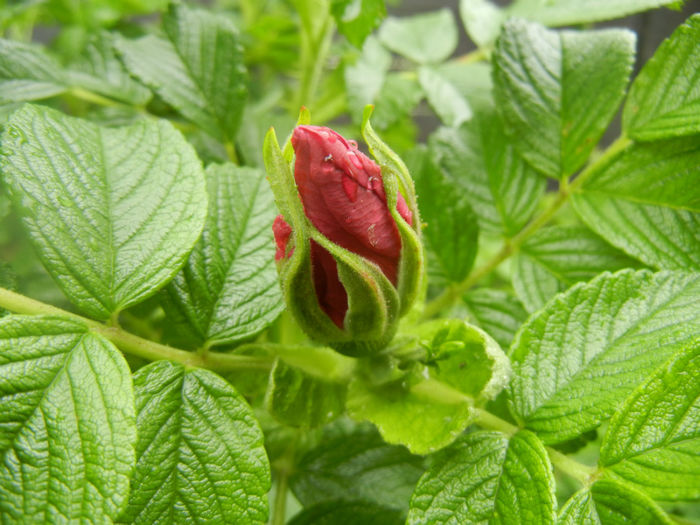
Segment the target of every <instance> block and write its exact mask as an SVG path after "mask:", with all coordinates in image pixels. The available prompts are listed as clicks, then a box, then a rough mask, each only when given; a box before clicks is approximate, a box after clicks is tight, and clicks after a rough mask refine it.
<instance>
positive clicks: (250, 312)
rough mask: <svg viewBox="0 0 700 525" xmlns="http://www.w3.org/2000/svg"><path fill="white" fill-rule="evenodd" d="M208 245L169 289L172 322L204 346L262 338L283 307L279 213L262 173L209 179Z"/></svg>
mask: <svg viewBox="0 0 700 525" xmlns="http://www.w3.org/2000/svg"><path fill="white" fill-rule="evenodd" d="M205 177H206V180H207V192H208V194H209V211H208V216H207V220H206V222H205V225H204V231H203V233H202V237H201V238H200V239H199V241H198V242H197V244H196V245H195V247H194V249H193V250H192V253H191V254H190V257H189V259H188V261H187V263H186V264H185V267H184V268H183V269H182V271H180V273H178V274H177V275H176V276H175V278H174V279H173V280H172V281H171V283H170V285H169V286H168V287H167V288H166V292H167V299H166V301H165V302H164V307H165V310H166V314H168V316H169V317H170V318H171V319H173V320H175V321H176V322H177V323H178V324H180V325H181V326H183V325H184V327H185V329H187V330H188V331H190V332H192V333H194V334H195V337H196V339H198V341H199V342H200V344H207V345H208V346H214V345H222V344H231V343H234V342H236V341H240V340H242V339H246V338H249V337H250V336H252V335H254V334H256V333H258V332H260V331H261V330H263V329H264V328H266V327H267V326H268V325H269V324H270V323H272V321H274V320H275V318H276V317H277V316H278V315H279V313H280V311H281V310H282V308H283V307H284V304H283V302H282V294H281V292H280V289H279V285H278V283H277V270H276V268H275V257H274V256H275V248H274V246H275V243H274V240H273V238H272V221H273V220H274V218H275V206H274V202H273V197H272V192H271V191H270V188H269V186H268V184H267V181H266V180H265V175H264V173H263V172H261V171H259V170H256V169H252V168H240V167H238V166H235V165H233V164H210V165H209V166H208V167H207V169H206V171H205Z"/></svg>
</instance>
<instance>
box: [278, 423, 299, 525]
mask: <svg viewBox="0 0 700 525" xmlns="http://www.w3.org/2000/svg"><path fill="white" fill-rule="evenodd" d="M298 441H299V432H296V433H295V435H294V437H293V438H292V439H291V440H290V442H289V446H288V447H287V450H286V451H285V452H284V455H283V456H282V457H281V458H279V459H278V460H277V461H275V462H274V469H275V473H276V474H277V490H276V491H275V502H274V504H273V507H272V509H273V510H272V525H284V523H285V521H286V519H285V518H286V513H287V491H288V489H289V476H291V475H292V473H293V472H294V466H295V459H296V449H297V443H298Z"/></svg>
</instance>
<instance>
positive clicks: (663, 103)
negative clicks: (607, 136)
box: [622, 14, 700, 140]
mask: <svg viewBox="0 0 700 525" xmlns="http://www.w3.org/2000/svg"><path fill="white" fill-rule="evenodd" d="M698 42H700V14H696V15H694V16H691V17H690V18H689V19H688V21H687V22H686V23H685V24H683V25H682V26H680V27H679V28H678V29H676V30H675V31H674V33H673V34H672V35H671V36H670V37H669V38H668V39H667V40H665V41H664V42H663V43H662V44H661V46H660V47H659V49H658V50H657V51H656V53H655V54H654V56H653V57H651V59H650V60H649V61H648V62H647V63H646V64H645V65H644V68H643V69H642V71H641V72H640V73H639V75H638V76H637V78H636V79H635V80H634V82H633V83H632V87H631V88H630V93H629V96H628V97H627V102H626V103H625V109H624V112H623V114H622V127H623V131H624V132H625V133H626V134H627V135H628V136H630V137H631V138H633V139H635V140H657V139H660V138H664V137H669V136H678V135H693V134H696V133H699V132H700V46H699V45H698Z"/></svg>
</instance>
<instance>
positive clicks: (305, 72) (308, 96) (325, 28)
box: [294, 13, 333, 110]
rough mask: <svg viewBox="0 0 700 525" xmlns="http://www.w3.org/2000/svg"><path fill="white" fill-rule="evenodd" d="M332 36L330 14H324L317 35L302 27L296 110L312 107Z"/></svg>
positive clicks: (308, 28)
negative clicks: (299, 78)
mask: <svg viewBox="0 0 700 525" xmlns="http://www.w3.org/2000/svg"><path fill="white" fill-rule="evenodd" d="M332 36H333V19H332V17H331V15H330V13H327V14H326V18H325V19H324V21H323V25H322V27H321V30H320V31H319V34H318V35H313V34H311V31H310V27H306V26H305V27H303V32H302V60H301V71H302V76H301V83H300V85H299V91H298V93H297V97H296V107H295V108H294V109H295V110H298V109H299V108H300V107H302V106H307V107H312V106H313V102H314V98H315V95H316V89H317V87H318V83H319V81H320V79H321V72H322V71H323V66H324V62H325V59H326V55H327V54H328V50H329V49H330V45H331V39H332Z"/></svg>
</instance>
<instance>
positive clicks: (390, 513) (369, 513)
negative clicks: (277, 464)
mask: <svg viewBox="0 0 700 525" xmlns="http://www.w3.org/2000/svg"><path fill="white" fill-rule="evenodd" d="M403 524H404V516H403V513H402V512H401V511H399V510H396V509H391V508H387V507H381V506H379V505H377V504H374V503H369V502H366V501H346V500H338V501H327V502H324V503H319V504H318V505H315V506H313V507H309V508H307V509H304V510H303V511H301V512H300V513H299V514H297V515H296V516H294V518H293V519H292V521H290V522H289V525H403Z"/></svg>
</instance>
